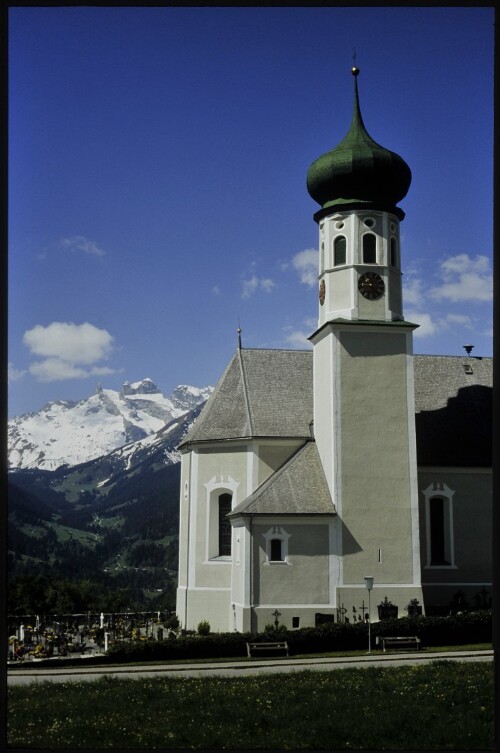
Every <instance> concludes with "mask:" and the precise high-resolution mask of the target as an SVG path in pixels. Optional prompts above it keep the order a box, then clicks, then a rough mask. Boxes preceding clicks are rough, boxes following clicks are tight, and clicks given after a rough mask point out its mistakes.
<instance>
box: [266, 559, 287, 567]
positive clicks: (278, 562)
mask: <svg viewBox="0 0 500 753" xmlns="http://www.w3.org/2000/svg"><path fill="white" fill-rule="evenodd" d="M291 564H292V563H291V562H287V561H286V560H266V561H265V562H264V565H281V566H283V565H291Z"/></svg>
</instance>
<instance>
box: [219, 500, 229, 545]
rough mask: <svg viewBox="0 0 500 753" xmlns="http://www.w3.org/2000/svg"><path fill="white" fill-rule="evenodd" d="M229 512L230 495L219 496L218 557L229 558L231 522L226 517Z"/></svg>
mask: <svg viewBox="0 0 500 753" xmlns="http://www.w3.org/2000/svg"><path fill="white" fill-rule="evenodd" d="M230 512H231V495H230V494H221V495H220V496H219V557H230V556H231V522H230V520H229V518H228V517H227V515H228V513H230Z"/></svg>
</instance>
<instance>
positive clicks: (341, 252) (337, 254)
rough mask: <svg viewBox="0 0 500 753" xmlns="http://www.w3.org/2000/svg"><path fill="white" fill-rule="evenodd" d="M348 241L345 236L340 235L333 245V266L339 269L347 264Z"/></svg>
mask: <svg viewBox="0 0 500 753" xmlns="http://www.w3.org/2000/svg"><path fill="white" fill-rule="evenodd" d="M346 250H347V241H346V239H345V236H343V235H338V236H337V237H336V238H335V241H334V244H333V264H334V266H335V267H339V266H341V265H342V264H345V263H346Z"/></svg>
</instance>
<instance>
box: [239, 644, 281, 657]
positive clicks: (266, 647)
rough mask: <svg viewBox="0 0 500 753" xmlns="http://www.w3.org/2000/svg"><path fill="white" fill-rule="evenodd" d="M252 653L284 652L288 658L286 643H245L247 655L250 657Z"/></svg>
mask: <svg viewBox="0 0 500 753" xmlns="http://www.w3.org/2000/svg"><path fill="white" fill-rule="evenodd" d="M252 651H257V652H259V651H286V655H287V656H288V643H287V642H286V641H275V642H274V643H247V654H248V656H250V657H251V656H252Z"/></svg>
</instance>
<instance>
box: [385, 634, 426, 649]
mask: <svg viewBox="0 0 500 753" xmlns="http://www.w3.org/2000/svg"><path fill="white" fill-rule="evenodd" d="M378 640H380V641H381V643H382V650H383V651H385V649H386V646H388V647H389V648H390V647H391V646H392V647H393V648H401V647H405V646H414V647H416V649H417V651H418V649H419V648H420V638H417V636H416V635H405V636H401V637H396V636H394V635H390V636H387V637H386V636H382V635H381V636H379V638H378Z"/></svg>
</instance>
